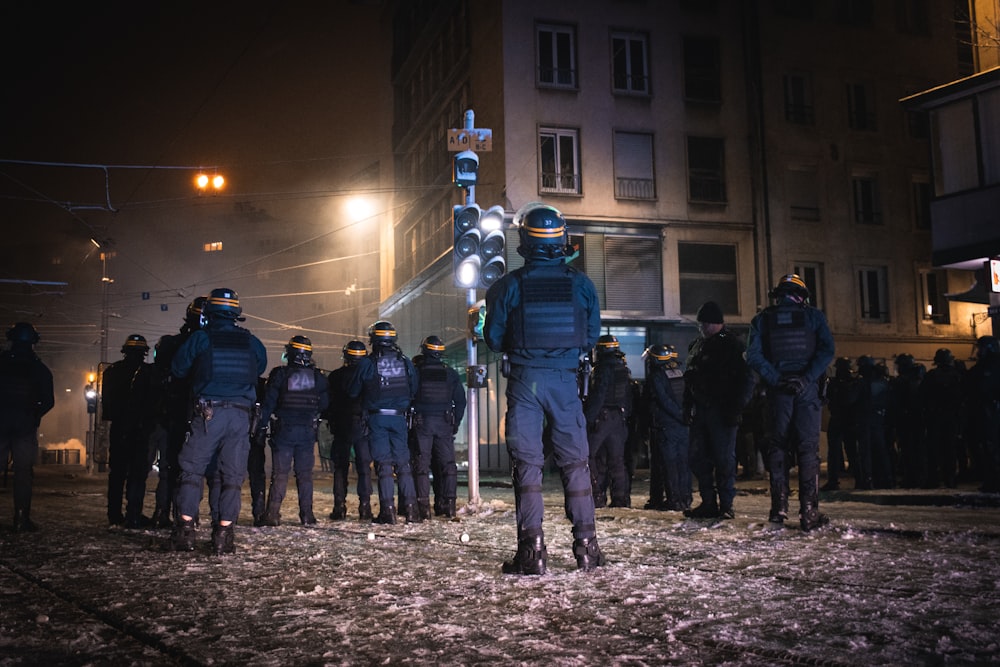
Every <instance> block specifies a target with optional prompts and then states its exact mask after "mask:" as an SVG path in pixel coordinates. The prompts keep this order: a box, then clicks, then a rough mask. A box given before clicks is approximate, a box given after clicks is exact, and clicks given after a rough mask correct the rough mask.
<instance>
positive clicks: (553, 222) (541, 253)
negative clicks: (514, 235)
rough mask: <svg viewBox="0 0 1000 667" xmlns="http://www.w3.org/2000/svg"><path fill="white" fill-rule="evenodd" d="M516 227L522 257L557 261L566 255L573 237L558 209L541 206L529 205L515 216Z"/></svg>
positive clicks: (518, 249)
mask: <svg viewBox="0 0 1000 667" xmlns="http://www.w3.org/2000/svg"><path fill="white" fill-rule="evenodd" d="M514 226H515V227H517V230H518V235H519V237H520V240H521V245H519V246H518V248H517V252H518V254H519V255H521V256H522V257H525V258H528V257H534V258H540V259H554V258H556V257H562V256H564V255H565V254H566V247H567V245H568V243H569V234H568V232H567V231H566V219H565V218H563V215H562V213H560V212H559V210H558V209H556V208H554V207H552V206H549V205H548V204H543V203H541V202H531V203H530V204H525V205H524V206H522V207H521V208H520V210H518V212H517V213H516V214H515V215H514Z"/></svg>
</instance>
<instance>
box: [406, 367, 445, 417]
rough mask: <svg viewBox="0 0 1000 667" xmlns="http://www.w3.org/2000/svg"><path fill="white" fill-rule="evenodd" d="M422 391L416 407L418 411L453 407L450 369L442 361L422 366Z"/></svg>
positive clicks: (442, 409)
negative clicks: (449, 376) (449, 379)
mask: <svg viewBox="0 0 1000 667" xmlns="http://www.w3.org/2000/svg"><path fill="white" fill-rule="evenodd" d="M419 372H420V392H419V393H418V394H417V400H416V401H415V407H416V409H417V412H445V411H447V410H450V409H451V386H450V383H449V382H448V369H447V367H445V366H444V365H443V364H440V363H434V364H432V363H427V362H426V361H425V362H424V363H423V364H421V366H420V370H419Z"/></svg>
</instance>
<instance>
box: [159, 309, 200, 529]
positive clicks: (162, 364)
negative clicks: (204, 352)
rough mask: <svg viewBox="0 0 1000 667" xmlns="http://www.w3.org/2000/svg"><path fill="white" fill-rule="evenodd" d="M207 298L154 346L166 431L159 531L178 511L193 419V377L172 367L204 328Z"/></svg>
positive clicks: (162, 443)
mask: <svg viewBox="0 0 1000 667" xmlns="http://www.w3.org/2000/svg"><path fill="white" fill-rule="evenodd" d="M207 298H208V297H204V296H199V297H196V298H195V299H193V300H192V301H191V303H189V304H188V307H187V311H186V312H185V314H184V324H182V325H181V328H180V331H179V332H178V333H176V334H173V335H168V336H161V337H160V340H159V341H158V342H157V343H156V346H155V347H154V352H153V366H154V368H155V369H156V372H157V377H158V378H159V381H160V382H161V383H162V384H161V387H160V403H159V417H158V420H159V422H160V425H161V426H162V428H163V431H164V433H163V434H162V437H160V438H159V439H158V442H159V444H160V448H159V452H158V454H159V461H160V463H159V479H158V480H157V484H156V505H155V506H154V509H153V517H152V523H153V526H154V527H156V528H169V527H170V526H171V525H173V519H174V518H175V517H174V510H175V509H176V507H175V504H174V500H175V495H176V493H177V479H178V477H179V476H180V467H179V466H178V464H177V455H178V454H179V453H180V451H181V445H183V444H184V439H185V438H187V433H188V422H189V421H190V420H191V381H190V379H189V378H178V377H175V376H173V375H172V374H171V372H170V365H171V364H172V363H173V361H174V355H176V354H177V350H179V349H180V348H181V346H182V345H184V343H185V342H187V339H188V338H190V337H191V334H193V333H194V332H195V331H197V330H198V329H200V328H201V311H202V308H203V307H204V305H205V300H206V299H207Z"/></svg>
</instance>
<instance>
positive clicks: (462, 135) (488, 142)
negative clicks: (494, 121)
mask: <svg viewBox="0 0 1000 667" xmlns="http://www.w3.org/2000/svg"><path fill="white" fill-rule="evenodd" d="M448 150H449V151H476V152H479V153H489V152H490V151H492V150H493V130H488V129H483V128H472V129H471V130H455V129H451V130H448Z"/></svg>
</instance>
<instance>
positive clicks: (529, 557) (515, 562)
mask: <svg viewBox="0 0 1000 667" xmlns="http://www.w3.org/2000/svg"><path fill="white" fill-rule="evenodd" d="M547 561H548V551H547V550H546V549H545V539H544V538H543V536H542V535H541V534H538V535H529V536H527V537H524V538H521V539H520V540H518V541H517V552H516V553H515V554H514V558H513V559H511V560H508V561H504V564H503V565H502V566H501V567H500V570H501V571H502V572H503V573H504V574H545V563H546V562H547Z"/></svg>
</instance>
